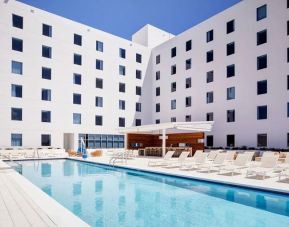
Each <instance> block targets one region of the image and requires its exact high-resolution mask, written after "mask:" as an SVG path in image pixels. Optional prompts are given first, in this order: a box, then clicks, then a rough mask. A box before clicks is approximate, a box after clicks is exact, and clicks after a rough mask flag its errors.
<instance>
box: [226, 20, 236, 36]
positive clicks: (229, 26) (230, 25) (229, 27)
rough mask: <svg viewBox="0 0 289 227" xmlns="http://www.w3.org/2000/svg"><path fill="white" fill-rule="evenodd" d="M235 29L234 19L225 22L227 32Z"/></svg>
mask: <svg viewBox="0 0 289 227" xmlns="http://www.w3.org/2000/svg"><path fill="white" fill-rule="evenodd" d="M233 31H235V20H231V21H229V22H227V34H229V33H231V32H233Z"/></svg>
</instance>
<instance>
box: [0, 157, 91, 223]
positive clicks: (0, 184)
mask: <svg viewBox="0 0 289 227" xmlns="http://www.w3.org/2000/svg"><path fill="white" fill-rule="evenodd" d="M7 167H8V165H7V164H6V163H4V162H3V161H1V160H0V226H3V227H4V226H5V227H10V226H16V227H26V226H27V227H28V226H35V227H42V226H63V227H64V226H79V227H87V226H89V225H87V224H86V223H85V222H83V221H82V220H81V219H79V218H78V217H76V216H75V215H74V214H73V213H71V212H70V211H68V210H67V209H66V208H64V207H63V206H62V205H60V204H59V203H58V202H56V201H55V200H54V199H52V198H50V197H49V196H48V195H46V194H45V193H44V192H42V191H41V190H40V189H39V188H38V187H36V186H35V185H33V184H32V183H31V182H30V181H28V180H27V179H26V178H24V177H23V176H22V175H20V174H18V173H17V172H16V171H14V170H13V169H8V168H7Z"/></svg>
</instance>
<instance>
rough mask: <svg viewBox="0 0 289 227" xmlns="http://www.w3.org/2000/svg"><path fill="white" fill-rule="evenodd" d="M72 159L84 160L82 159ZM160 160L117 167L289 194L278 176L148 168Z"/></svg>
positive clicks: (103, 160) (139, 159)
mask: <svg viewBox="0 0 289 227" xmlns="http://www.w3.org/2000/svg"><path fill="white" fill-rule="evenodd" d="M110 158H111V156H101V157H89V158H87V159H86V161H89V162H94V163H100V164H106V165H107V164H109V160H110ZM72 159H76V160H83V159H82V158H72ZM158 159H159V160H161V159H160V158H143V157H136V158H133V159H128V160H127V162H126V163H120V162H117V163H116V164H115V166H119V167H127V168H132V169H136V170H143V171H149V172H155V173H161V174H167V175H173V176H179V177H186V178H193V179H197V180H205V181H211V182H216V183H223V184H230V185H236V186H243V187H249V188H255V189H262V190H268V191H274V192H281V193H286V194H289V179H285V180H282V182H279V179H278V176H276V177H271V178H266V179H264V180H262V179H256V178H252V177H250V178H246V176H245V172H246V170H243V173H242V174H239V175H234V176H231V175H230V174H218V172H211V173H207V172H197V171H196V170H193V171H183V170H179V168H171V169H168V168H164V167H149V166H148V162H149V161H152V160H158Z"/></svg>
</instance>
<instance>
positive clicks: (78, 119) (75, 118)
mask: <svg viewBox="0 0 289 227" xmlns="http://www.w3.org/2000/svg"><path fill="white" fill-rule="evenodd" d="M73 124H74V125H81V114H80V113H73Z"/></svg>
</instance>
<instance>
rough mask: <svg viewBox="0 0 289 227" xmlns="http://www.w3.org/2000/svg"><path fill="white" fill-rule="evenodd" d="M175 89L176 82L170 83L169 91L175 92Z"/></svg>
mask: <svg viewBox="0 0 289 227" xmlns="http://www.w3.org/2000/svg"><path fill="white" fill-rule="evenodd" d="M176 90H177V83H176V82H173V83H171V92H175V91H176Z"/></svg>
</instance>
